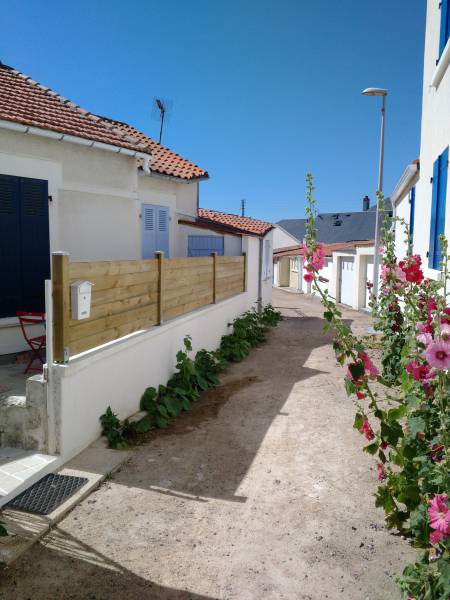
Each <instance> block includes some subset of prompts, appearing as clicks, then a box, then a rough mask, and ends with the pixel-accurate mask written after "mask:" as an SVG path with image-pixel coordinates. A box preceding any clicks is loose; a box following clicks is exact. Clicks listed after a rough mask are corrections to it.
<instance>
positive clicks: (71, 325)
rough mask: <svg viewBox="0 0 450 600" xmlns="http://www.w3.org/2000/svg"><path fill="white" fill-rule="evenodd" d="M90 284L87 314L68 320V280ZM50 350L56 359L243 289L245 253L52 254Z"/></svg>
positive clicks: (213, 301)
mask: <svg viewBox="0 0 450 600" xmlns="http://www.w3.org/2000/svg"><path fill="white" fill-rule="evenodd" d="M79 279H80V280H87V281H90V282H91V283H93V284H94V286H93V288H92V298H91V313H90V317H89V318H88V319H83V320H73V319H72V315H71V299H70V284H71V283H73V282H74V281H76V280H79ZM52 281H53V346H54V348H53V353H54V360H55V361H56V362H66V361H67V360H68V358H69V356H70V355H74V354H78V353H79V352H83V351H85V350H89V349H91V348H95V347H96V346H100V345H101V344H105V343H106V342H110V341H112V340H116V339H118V338H121V337H123V336H125V335H128V334H129V333H133V332H134V331H139V330H141V329H146V328H148V327H151V326H152V325H161V324H162V323H163V322H164V321H167V320H169V319H173V318H174V317H178V316H180V315H183V314H185V313H188V312H190V311H192V310H195V309H197V308H200V307H202V306H206V305H207V304H211V303H215V302H218V301H220V300H223V299H225V298H227V297H229V296H234V295H236V294H239V293H241V292H243V291H245V281H246V256H245V254H244V255H243V256H217V255H216V254H212V255H211V256H207V257H199V258H170V259H167V258H164V255H163V253H162V252H157V253H156V255H155V258H154V259H150V260H129V261H111V262H109V261H107V262H103V261H102V262H70V258H69V256H68V255H67V254H61V253H59V254H58V253H56V254H54V255H53V256H52Z"/></svg>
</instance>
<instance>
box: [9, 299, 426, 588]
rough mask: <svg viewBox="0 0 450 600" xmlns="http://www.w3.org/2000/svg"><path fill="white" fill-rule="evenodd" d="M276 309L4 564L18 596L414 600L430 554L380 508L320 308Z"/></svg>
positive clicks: (360, 317) (311, 304)
mask: <svg viewBox="0 0 450 600" xmlns="http://www.w3.org/2000/svg"><path fill="white" fill-rule="evenodd" d="M274 305H275V306H278V307H283V313H284V314H285V315H286V318H285V320H284V321H283V322H282V323H281V324H280V325H279V326H278V327H277V328H276V329H275V330H273V331H272V332H271V333H270V335H269V341H268V343H267V344H265V345H263V346H261V347H260V348H257V349H255V350H254V351H253V352H252V353H251V355H250V357H249V358H247V359H246V360H244V361H243V362H242V363H240V364H238V365H234V366H232V367H231V368H230V369H229V370H228V372H227V373H226V374H225V375H224V376H223V385H222V386H221V387H220V388H219V389H218V390H215V391H212V392H208V393H207V394H206V395H205V397H204V398H202V399H201V400H199V401H198V402H197V403H196V405H195V406H194V409H193V410H192V411H191V412H190V413H186V414H184V415H183V416H182V417H180V418H179V420H178V422H177V424H176V425H175V426H173V427H172V428H171V429H170V430H169V431H167V432H164V433H162V432H157V433H155V434H152V435H151V436H150V438H149V439H148V440H147V441H146V443H145V444H144V445H142V446H139V447H138V448H136V450H135V451H134V453H133V456H132V458H131V460H130V461H129V462H128V463H127V464H125V465H124V466H123V467H122V469H121V470H120V471H119V472H117V473H115V474H114V475H113V477H112V478H111V479H109V480H108V481H107V482H105V483H104V484H103V485H102V486H101V487H100V488H99V489H98V490H97V491H96V492H95V493H93V494H92V495H91V496H89V498H87V499H86V500H85V501H84V502H82V503H81V504H80V505H79V506H77V507H76V508H75V509H74V510H73V511H72V512H71V513H70V514H69V515H68V516H67V517H66V518H65V519H64V520H63V521H62V522H61V523H60V524H59V525H58V526H57V527H56V528H55V529H54V530H53V531H52V532H51V533H50V534H49V535H47V536H46V537H45V538H44V539H43V540H42V541H41V543H39V544H37V545H35V546H34V547H33V548H32V549H31V550H30V551H28V552H27V553H26V554H25V555H24V556H23V557H22V558H21V559H20V560H19V561H18V562H16V563H15V564H14V565H13V566H12V567H11V568H9V569H6V570H5V571H3V572H2V573H0V598H1V599H2V600H147V599H162V600H165V599H170V600H172V599H173V600H178V599H180V600H188V599H190V600H266V599H267V600H269V599H270V600H272V599H273V600H282V599H286V600H294V599H295V600H297V599H298V600H319V599H320V600H323V599H325V598H330V599H340V598H342V599H345V600H381V599H383V600H385V599H396V598H398V597H399V596H398V592H397V587H396V585H395V583H394V581H393V576H394V574H396V573H399V572H400V571H401V569H402V567H403V565H404V564H406V563H407V562H408V561H409V560H410V559H411V558H412V557H413V556H414V555H413V553H412V550H411V549H410V548H409V547H408V545H407V543H406V542H405V541H403V540H401V539H400V538H398V537H395V536H393V535H391V534H389V533H388V532H387V531H386V530H385V529H384V527H383V517H382V514H381V512H380V511H378V510H376V509H375V508H374V506H373V498H372V494H373V493H374V491H375V488H376V485H377V482H376V470H375V468H374V461H373V459H372V458H371V457H369V456H367V455H365V454H363V453H362V452H361V447H362V445H363V439H361V436H359V435H358V434H357V433H356V432H355V431H354V430H353V429H352V421H353V407H352V404H351V402H350V400H349V399H347V397H346V395H345V392H344V389H343V385H342V377H343V372H342V369H341V367H339V366H338V365H336V362H335V360H334V358H333V352H332V349H331V346H330V340H331V337H325V336H323V335H322V327H323V320H322V319H321V314H322V310H321V307H320V304H319V303H318V302H317V301H315V300H311V299H308V298H305V297H303V296H300V295H297V294H291V293H288V292H283V291H280V290H275V292H274ZM344 312H345V316H346V318H348V319H350V320H352V321H353V327H355V328H357V329H359V330H360V331H363V330H366V329H367V326H368V324H369V318H368V317H367V316H366V315H364V314H361V313H356V312H353V311H350V310H349V311H344Z"/></svg>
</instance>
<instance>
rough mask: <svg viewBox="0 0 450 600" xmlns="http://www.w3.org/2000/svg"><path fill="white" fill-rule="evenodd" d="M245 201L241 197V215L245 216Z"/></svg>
mask: <svg viewBox="0 0 450 600" xmlns="http://www.w3.org/2000/svg"><path fill="white" fill-rule="evenodd" d="M245 203H246V200H245V198H242V200H241V217H245Z"/></svg>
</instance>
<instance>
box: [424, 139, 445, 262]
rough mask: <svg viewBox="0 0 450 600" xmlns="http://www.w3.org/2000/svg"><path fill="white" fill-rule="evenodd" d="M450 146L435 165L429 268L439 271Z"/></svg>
mask: <svg viewBox="0 0 450 600" xmlns="http://www.w3.org/2000/svg"><path fill="white" fill-rule="evenodd" d="M447 171H448V146H447V148H446V149H445V150H444V152H443V153H442V154H441V155H440V156H439V157H438V158H437V159H436V160H435V162H434V165H433V179H432V182H433V192H432V201H431V218H430V246H429V251H428V266H429V267H430V269H439V268H440V264H441V260H442V251H441V244H440V242H439V236H440V235H441V234H442V233H444V230H445V205H446V196H447Z"/></svg>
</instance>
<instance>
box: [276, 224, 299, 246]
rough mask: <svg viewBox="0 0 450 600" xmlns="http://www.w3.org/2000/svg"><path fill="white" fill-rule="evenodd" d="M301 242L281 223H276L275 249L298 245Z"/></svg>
mask: <svg viewBox="0 0 450 600" xmlns="http://www.w3.org/2000/svg"><path fill="white" fill-rule="evenodd" d="M300 243H301V240H300V241H299V240H298V239H297V238H296V237H294V236H293V235H291V234H290V233H288V232H287V231H286V230H285V229H283V228H282V227H280V226H279V225H275V228H274V230H273V249H274V250H277V249H278V248H287V247H288V246H297V245H298V244H300Z"/></svg>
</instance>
